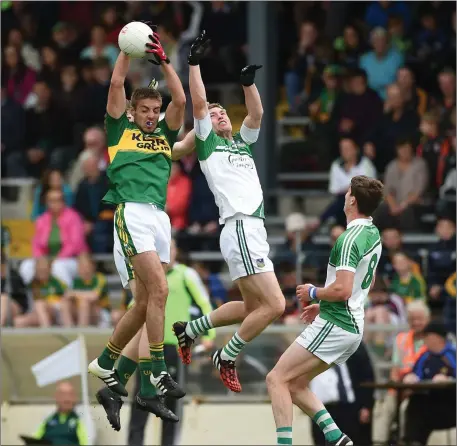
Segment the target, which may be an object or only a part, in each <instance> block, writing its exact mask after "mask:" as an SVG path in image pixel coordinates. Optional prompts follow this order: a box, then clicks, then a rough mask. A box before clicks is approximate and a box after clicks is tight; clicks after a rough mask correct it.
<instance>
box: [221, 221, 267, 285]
mask: <svg viewBox="0 0 457 446" xmlns="http://www.w3.org/2000/svg"><path fill="white" fill-rule="evenodd" d="M220 246H221V253H222V256H223V257H224V260H225V261H226V262H227V265H228V267H229V271H230V277H231V279H232V280H236V279H239V278H240V277H245V276H250V275H252V274H258V273H265V272H268V271H274V268H273V263H272V261H271V260H270V259H269V258H268V254H269V253H270V246H269V245H268V242H267V231H266V230H265V226H264V223H263V220H262V219H261V218H257V217H249V216H246V215H243V214H236V215H234V216H233V217H231V218H229V219H227V220H226V221H225V226H224V228H223V229H222V232H221V237H220Z"/></svg>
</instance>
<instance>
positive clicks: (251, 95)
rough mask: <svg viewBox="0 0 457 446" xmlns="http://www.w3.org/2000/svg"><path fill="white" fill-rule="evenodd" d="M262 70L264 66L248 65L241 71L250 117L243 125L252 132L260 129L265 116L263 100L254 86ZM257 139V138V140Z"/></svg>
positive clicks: (248, 116) (247, 117)
mask: <svg viewBox="0 0 457 446" xmlns="http://www.w3.org/2000/svg"><path fill="white" fill-rule="evenodd" d="M260 68H262V65H248V66H247V67H244V68H243V69H242V70H241V76H240V81H241V84H242V85H243V90H244V98H245V102H246V108H247V109H248V115H247V116H246V118H245V119H244V121H243V125H244V126H245V127H247V128H248V129H251V130H257V129H260V124H261V122H262V116H263V107H262V100H261V99H260V94H259V90H257V87H256V86H255V84H254V78H255V72H256V71H257V70H259V69H260ZM257 137H258V133H257ZM257 137H256V138H255V139H256V140H257ZM248 142H251V141H248ZM252 142H255V141H252Z"/></svg>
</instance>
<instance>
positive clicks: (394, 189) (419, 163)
mask: <svg viewBox="0 0 457 446" xmlns="http://www.w3.org/2000/svg"><path fill="white" fill-rule="evenodd" d="M427 184H428V170H427V165H426V164H425V161H424V160H423V159H421V158H417V157H415V156H414V151H413V147H412V143H411V141H410V140H407V139H403V140H399V141H398V142H397V158H396V159H394V160H393V161H391V162H390V163H389V165H388V166H387V169H386V174H385V176H384V187H385V202H384V203H382V204H381V205H380V206H379V208H378V210H377V211H376V217H375V220H376V222H377V223H376V224H377V225H378V226H379V227H380V228H381V229H384V228H386V227H394V228H398V229H400V230H402V231H411V230H414V229H416V228H417V227H418V210H417V206H418V205H420V204H421V203H422V200H423V197H424V194H425V192H426V190H427Z"/></svg>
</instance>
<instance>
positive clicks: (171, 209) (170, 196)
mask: <svg viewBox="0 0 457 446" xmlns="http://www.w3.org/2000/svg"><path fill="white" fill-rule="evenodd" d="M191 193H192V182H191V181H190V179H189V177H188V176H187V175H186V174H185V173H184V172H183V170H182V168H181V165H180V164H179V163H177V162H175V163H173V164H172V166H171V173H170V180H169V181H168V189H167V206H166V212H167V214H168V216H169V217H170V221H171V228H172V230H176V231H181V230H183V229H185V228H186V227H187V216H188V209H189V198H190V195H191Z"/></svg>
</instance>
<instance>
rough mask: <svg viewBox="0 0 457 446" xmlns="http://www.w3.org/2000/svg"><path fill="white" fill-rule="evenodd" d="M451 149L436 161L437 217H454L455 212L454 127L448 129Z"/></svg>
mask: <svg viewBox="0 0 457 446" xmlns="http://www.w3.org/2000/svg"><path fill="white" fill-rule="evenodd" d="M449 133H451V134H450V136H449V140H450V144H451V150H450V153H449V154H448V155H446V156H445V157H444V158H441V159H440V160H439V162H438V165H439V167H438V175H437V176H438V178H437V184H438V183H439V181H440V179H442V182H441V183H439V200H438V202H437V204H436V213H437V215H438V217H445V216H446V217H450V218H454V216H455V213H456V206H455V203H456V189H457V171H456V168H455V166H456V144H455V129H452V130H450V132H449Z"/></svg>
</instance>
